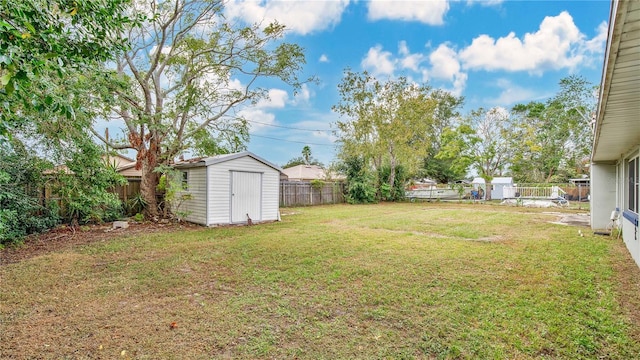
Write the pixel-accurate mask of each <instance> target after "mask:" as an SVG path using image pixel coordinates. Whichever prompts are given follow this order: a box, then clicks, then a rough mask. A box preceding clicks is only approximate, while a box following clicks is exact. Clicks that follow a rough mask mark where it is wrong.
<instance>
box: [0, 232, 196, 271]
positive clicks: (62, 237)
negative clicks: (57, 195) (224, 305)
mask: <svg viewBox="0 0 640 360" xmlns="http://www.w3.org/2000/svg"><path fill="white" fill-rule="evenodd" d="M194 229H202V226H199V225H194V224H190V223H180V224H177V223H168V224H160V223H151V222H146V223H129V227H128V228H126V229H122V228H120V229H115V230H112V224H111V223H108V224H103V225H90V226H83V227H77V228H73V227H70V226H59V227H57V228H55V229H52V230H50V231H47V232H45V233H42V234H34V235H31V236H28V237H27V238H26V239H25V241H24V243H23V244H20V245H17V246H7V247H5V248H3V249H0V266H2V265H6V264H11V263H16V262H19V261H22V260H26V259H31V258H33V257H36V256H40V255H45V254H48V253H51V252H56V251H61V250H68V249H71V248H74V247H77V246H82V245H87V244H92V243H95V242H101V241H106V240H110V239H113V238H117V237H123V236H135V235H137V234H150V233H161V232H173V231H184V230H194Z"/></svg>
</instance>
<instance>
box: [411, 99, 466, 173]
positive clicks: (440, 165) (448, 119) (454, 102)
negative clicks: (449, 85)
mask: <svg viewBox="0 0 640 360" xmlns="http://www.w3.org/2000/svg"><path fill="white" fill-rule="evenodd" d="M432 97H433V98H434V99H436V104H437V105H436V109H435V112H434V118H433V122H432V123H431V124H430V128H429V132H430V133H431V134H432V136H431V146H430V147H429V150H428V151H427V155H426V157H425V158H424V161H423V165H422V167H421V168H420V169H419V170H418V173H417V176H418V177H420V178H425V177H427V178H430V179H433V180H435V181H437V182H438V183H450V182H452V181H455V180H460V179H462V178H464V177H466V175H467V174H466V171H456V170H455V168H454V167H453V164H452V159H446V158H439V157H438V156H437V155H438V153H440V151H441V149H442V145H443V144H442V142H443V139H444V133H445V131H446V129H448V128H450V127H451V126H453V122H454V121H455V120H458V119H459V118H460V112H459V108H460V107H461V106H462V104H463V103H464V98H463V97H456V96H453V95H451V94H450V93H449V92H446V91H442V90H435V91H434V92H433V94H432Z"/></svg>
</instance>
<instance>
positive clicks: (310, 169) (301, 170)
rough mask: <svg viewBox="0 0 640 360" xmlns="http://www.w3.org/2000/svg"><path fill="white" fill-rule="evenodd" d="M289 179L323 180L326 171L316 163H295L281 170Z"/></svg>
mask: <svg viewBox="0 0 640 360" xmlns="http://www.w3.org/2000/svg"><path fill="white" fill-rule="evenodd" d="M282 171H283V172H284V173H285V174H286V175H287V176H288V177H289V180H324V179H325V178H326V173H325V171H324V169H323V168H322V167H321V166H318V165H296V166H292V167H289V168H286V169H283V170H282Z"/></svg>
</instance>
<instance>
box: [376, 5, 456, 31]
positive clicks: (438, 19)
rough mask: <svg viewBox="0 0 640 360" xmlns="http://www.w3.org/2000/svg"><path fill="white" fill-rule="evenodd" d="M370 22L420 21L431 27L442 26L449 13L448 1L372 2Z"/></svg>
mask: <svg viewBox="0 0 640 360" xmlns="http://www.w3.org/2000/svg"><path fill="white" fill-rule="evenodd" d="M368 10H369V11H368V17H369V20H374V21H375V20H382V19H389V20H401V21H419V22H422V23H425V24H429V25H442V24H443V23H444V16H445V14H446V13H447V11H449V1H448V0H423V1H418V0H412V1H394V0H372V1H370V2H369V3H368Z"/></svg>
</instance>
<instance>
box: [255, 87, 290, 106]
mask: <svg viewBox="0 0 640 360" xmlns="http://www.w3.org/2000/svg"><path fill="white" fill-rule="evenodd" d="M288 99H289V94H288V93H287V92H286V91H285V90H281V89H269V96H268V97H267V98H265V99H261V100H260V101H258V103H257V104H256V105H255V107H256V108H258V109H282V108H283V107H284V106H285V105H286V103H287V100H288Z"/></svg>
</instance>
